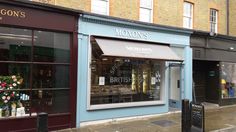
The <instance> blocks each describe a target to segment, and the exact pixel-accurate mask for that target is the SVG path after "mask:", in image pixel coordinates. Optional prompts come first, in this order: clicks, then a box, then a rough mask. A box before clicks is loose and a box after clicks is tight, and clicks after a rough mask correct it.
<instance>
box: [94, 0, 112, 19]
mask: <svg viewBox="0 0 236 132" xmlns="http://www.w3.org/2000/svg"><path fill="white" fill-rule="evenodd" d="M93 1H103V2H106V4H107V7H106V14H102V13H98V12H95V11H94V10H93ZM109 9H110V0H91V12H92V13H97V14H101V15H110V13H109V11H110V10H109Z"/></svg>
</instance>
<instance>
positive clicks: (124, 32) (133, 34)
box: [115, 28, 149, 40]
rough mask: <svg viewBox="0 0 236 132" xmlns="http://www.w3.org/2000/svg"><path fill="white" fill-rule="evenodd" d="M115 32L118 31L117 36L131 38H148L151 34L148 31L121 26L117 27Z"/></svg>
mask: <svg viewBox="0 0 236 132" xmlns="http://www.w3.org/2000/svg"><path fill="white" fill-rule="evenodd" d="M115 32H116V36H119V37H123V38H130V39H142V40H147V39H148V35H149V34H148V33H147V32H142V31H135V30H128V29H121V28H116V29H115Z"/></svg>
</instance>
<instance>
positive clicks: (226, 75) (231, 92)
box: [220, 62, 236, 99]
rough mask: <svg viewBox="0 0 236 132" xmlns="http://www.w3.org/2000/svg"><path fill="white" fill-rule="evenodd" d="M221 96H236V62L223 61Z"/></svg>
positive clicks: (225, 97) (223, 97) (224, 97)
mask: <svg viewBox="0 0 236 132" xmlns="http://www.w3.org/2000/svg"><path fill="white" fill-rule="evenodd" d="M220 65H221V70H220V74H221V82H220V83H221V98H222V99H227V98H236V94H235V90H236V64H235V63H228V62H221V64H220Z"/></svg>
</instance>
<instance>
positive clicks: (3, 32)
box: [0, 1, 78, 131]
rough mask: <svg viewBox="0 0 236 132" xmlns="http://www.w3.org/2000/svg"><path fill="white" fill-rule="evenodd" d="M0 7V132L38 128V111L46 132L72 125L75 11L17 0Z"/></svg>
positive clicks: (74, 118)
mask: <svg viewBox="0 0 236 132" xmlns="http://www.w3.org/2000/svg"><path fill="white" fill-rule="evenodd" d="M0 10H1V11H0V126H1V128H0V131H37V115H38V114H39V113H41V112H46V113H48V130H57V129H63V128H71V127H75V123H76V111H75V110H76V87H77V86H76V84H77V82H76V81H73V79H75V80H76V78H77V74H76V73H77V58H76V56H77V40H78V39H77V30H78V29H77V24H78V23H77V22H78V18H77V14H75V13H73V12H70V11H66V10H62V9H59V8H55V7H54V8H53V7H50V8H49V7H46V6H40V5H35V4H32V3H25V2H16V1H1V2H0ZM45 14H47V15H45ZM48 20H50V21H48ZM72 78H73V79H72Z"/></svg>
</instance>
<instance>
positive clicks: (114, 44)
mask: <svg viewBox="0 0 236 132" xmlns="http://www.w3.org/2000/svg"><path fill="white" fill-rule="evenodd" d="M95 40H96V42H97V44H98V45H99V47H100V48H101V50H102V52H103V54H102V55H103V56H118V57H131V58H148V59H158V60H171V61H183V60H182V59H181V58H180V57H179V56H177V55H176V54H175V53H174V51H172V49H171V48H170V47H169V46H164V45H158V44H149V43H145V42H132V41H124V40H115V39H106V38H95Z"/></svg>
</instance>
